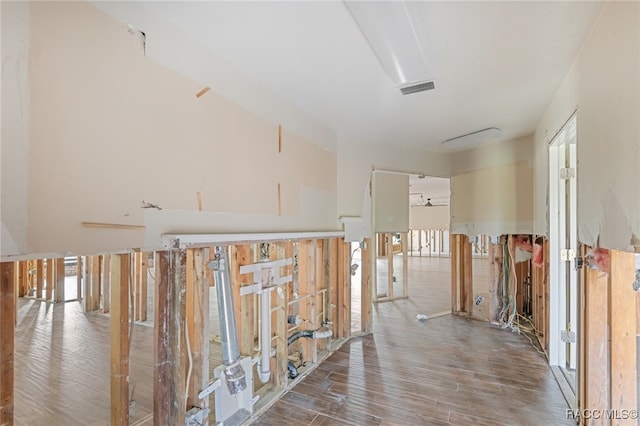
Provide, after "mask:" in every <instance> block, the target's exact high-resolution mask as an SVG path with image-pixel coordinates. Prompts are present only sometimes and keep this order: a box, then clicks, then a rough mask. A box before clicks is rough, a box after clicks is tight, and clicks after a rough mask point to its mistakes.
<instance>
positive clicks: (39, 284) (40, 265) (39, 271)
mask: <svg viewBox="0 0 640 426" xmlns="http://www.w3.org/2000/svg"><path fill="white" fill-rule="evenodd" d="M43 289H44V261H43V260H42V259H38V260H36V294H35V297H36V299H42V290H43Z"/></svg>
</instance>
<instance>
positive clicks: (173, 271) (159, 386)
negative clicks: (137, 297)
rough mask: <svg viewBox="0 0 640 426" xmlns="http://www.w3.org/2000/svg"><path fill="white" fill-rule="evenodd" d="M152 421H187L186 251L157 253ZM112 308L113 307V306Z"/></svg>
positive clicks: (168, 423)
mask: <svg viewBox="0 0 640 426" xmlns="http://www.w3.org/2000/svg"><path fill="white" fill-rule="evenodd" d="M154 264H155V268H156V272H155V277H156V282H155V304H154V306H155V308H154V325H155V327H154V371H153V379H154V387H153V396H154V398H153V423H154V425H156V426H164V425H182V424H184V422H185V359H184V358H185V351H183V348H184V345H185V336H184V329H185V300H184V297H183V296H182V294H183V291H184V290H185V286H186V283H185V280H186V279H185V267H186V255H185V252H184V250H173V251H159V252H156V261H155V262H154ZM112 309H113V308H112Z"/></svg>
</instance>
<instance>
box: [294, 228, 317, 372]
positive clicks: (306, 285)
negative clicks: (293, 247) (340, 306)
mask: <svg viewBox="0 0 640 426" xmlns="http://www.w3.org/2000/svg"><path fill="white" fill-rule="evenodd" d="M315 252H316V244H315V240H304V241H299V242H298V292H299V293H300V299H301V300H300V301H299V302H298V303H299V307H298V308H299V313H300V317H301V318H302V321H303V324H302V325H301V326H300V329H301V330H313V329H315V321H314V318H313V316H314V314H315V287H316V277H315ZM299 341H300V342H301V343H300V345H301V347H302V361H303V362H309V361H310V362H316V361H317V350H316V342H315V340H314V339H300V340H299Z"/></svg>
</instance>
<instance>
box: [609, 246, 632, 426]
mask: <svg viewBox="0 0 640 426" xmlns="http://www.w3.org/2000/svg"><path fill="white" fill-rule="evenodd" d="M635 265H636V257H635V255H634V254H633V253H625V252H621V251H617V250H612V251H611V272H610V274H609V291H610V293H609V323H610V330H611V331H610V339H611V356H610V372H609V377H610V378H611V385H610V389H611V395H610V401H611V405H610V408H611V409H613V410H618V411H621V410H630V411H634V412H635V410H636V409H637V408H638V399H637V382H638V378H637V359H636V350H637V349H636V303H635V291H634V290H633V287H632V284H633V282H634V281H635V271H636V267H635ZM615 424H618V425H623V424H624V425H627V424H628V425H631V424H633V425H635V424H637V420H636V419H631V418H629V419H618V420H617V421H616V422H615Z"/></svg>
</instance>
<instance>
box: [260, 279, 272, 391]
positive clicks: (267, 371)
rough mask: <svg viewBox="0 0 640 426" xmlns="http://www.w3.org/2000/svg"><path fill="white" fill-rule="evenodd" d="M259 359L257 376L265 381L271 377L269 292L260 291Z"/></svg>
mask: <svg viewBox="0 0 640 426" xmlns="http://www.w3.org/2000/svg"><path fill="white" fill-rule="evenodd" d="M260 318H261V319H260V360H259V361H258V377H259V378H260V381H261V382H262V383H267V382H268V381H269V378H270V377H271V292H270V291H268V290H267V291H263V292H262V293H260Z"/></svg>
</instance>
